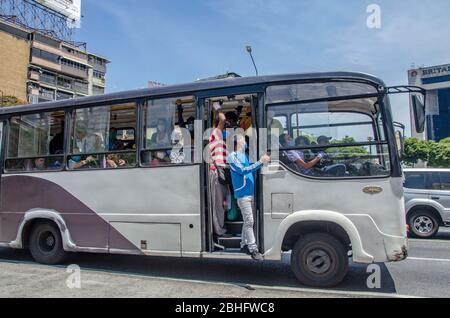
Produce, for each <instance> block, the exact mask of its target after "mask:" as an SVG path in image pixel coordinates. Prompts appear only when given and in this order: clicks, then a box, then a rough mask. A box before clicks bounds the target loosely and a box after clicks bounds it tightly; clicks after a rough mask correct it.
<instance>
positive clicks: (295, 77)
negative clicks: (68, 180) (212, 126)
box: [0, 72, 384, 117]
mask: <svg viewBox="0 0 450 318" xmlns="http://www.w3.org/2000/svg"><path fill="white" fill-rule="evenodd" d="M322 80H354V81H362V82H369V83H372V84H375V85H382V86H384V82H383V81H382V80H381V79H379V78H377V77H375V76H373V75H370V74H366V73H358V72H327V73H305V74H287V75H270V76H258V77H240V78H229V79H220V80H208V81H199V82H194V83H187V84H178V85H170V86H163V87H153V88H145V89H138V90H131V91H125V92H117V93H110V94H104V95H97V96H88V97H82V98H75V99H65V100H60V101H53V102H45V103H39V104H28V105H23V106H14V107H6V108H2V109H0V116H1V117H5V116H9V115H13V114H17V113H34V112H46V111H54V110H58V109H64V108H71V107H79V106H89V105H95V104H103V103H108V102H111V103H112V102H120V101H126V100H132V99H140V98H151V97H158V96H161V97H162V96H166V95H167V96H169V95H176V94H186V95H192V94H195V93H198V92H201V91H210V90H220V89H231V88H235V87H245V86H257V85H274V84H281V83H284V82H295V81H305V82H307V81H322Z"/></svg>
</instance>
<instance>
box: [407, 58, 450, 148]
mask: <svg viewBox="0 0 450 318" xmlns="http://www.w3.org/2000/svg"><path fill="white" fill-rule="evenodd" d="M408 78H409V84H410V85H414V86H420V87H423V88H424V89H426V90H427V99H426V109H425V115H426V125H425V132H424V133H422V134H419V133H417V129H416V126H415V122H414V120H413V121H412V123H411V125H412V126H411V127H412V128H413V129H412V135H413V137H416V138H419V139H425V140H434V141H440V140H442V139H445V138H449V137H450V64H448V65H439V66H432V67H422V68H418V69H412V70H409V71H408ZM410 108H411V118H414V116H413V110H412V103H411V107H410Z"/></svg>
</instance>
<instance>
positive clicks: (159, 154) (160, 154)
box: [151, 151, 170, 167]
mask: <svg viewBox="0 0 450 318" xmlns="http://www.w3.org/2000/svg"><path fill="white" fill-rule="evenodd" d="M169 163H170V158H169V157H168V156H167V153H166V152H165V151H154V152H152V161H151V165H152V166H154V167H157V166H166V165H168V164H169Z"/></svg>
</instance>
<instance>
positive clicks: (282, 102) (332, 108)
mask: <svg viewBox="0 0 450 318" xmlns="http://www.w3.org/2000/svg"><path fill="white" fill-rule="evenodd" d="M344 84H345V83H339V85H338V86H337V87H336V86H330V85H329V84H305V85H304V86H306V87H302V85H294V86H292V85H285V86H282V87H277V88H276V89H273V88H272V89H268V94H267V95H268V100H269V101H272V103H269V104H268V105H267V114H268V116H267V120H268V121H267V127H268V128H269V129H268V131H269V140H271V146H272V148H273V146H274V145H277V146H279V149H280V152H279V159H280V161H281V162H282V163H283V164H284V165H285V166H286V167H287V168H288V169H290V170H292V171H294V172H296V173H299V174H302V175H306V176H311V177H320V178H336V177H338V178H347V177H374V176H376V177H381V176H389V175H390V155H389V146H388V142H387V140H386V134H385V131H384V126H385V125H383V120H382V118H383V117H382V114H381V111H380V107H379V106H378V96H377V94H376V90H375V89H374V88H373V86H369V85H366V84H355V83H348V84H349V85H348V87H346V86H345V85H344ZM330 87H332V88H330ZM344 94H349V97H348V99H347V98H346V96H345V95H344ZM282 96H284V98H283V97H282ZM358 96H368V97H364V98H358ZM337 97H338V98H337ZM303 99H304V100H305V102H303ZM321 99H329V100H328V101H322V100H321ZM313 100H320V101H317V102H314V101H313ZM273 101H275V102H273ZM308 101H311V102H308Z"/></svg>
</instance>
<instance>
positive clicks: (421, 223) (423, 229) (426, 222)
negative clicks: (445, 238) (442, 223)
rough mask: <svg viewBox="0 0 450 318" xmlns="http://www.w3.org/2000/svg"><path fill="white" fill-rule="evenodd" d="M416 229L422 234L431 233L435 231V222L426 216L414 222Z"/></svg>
mask: <svg viewBox="0 0 450 318" xmlns="http://www.w3.org/2000/svg"><path fill="white" fill-rule="evenodd" d="M414 228H415V229H416V230H417V232H419V233H421V234H428V233H431V232H432V231H433V229H434V225H433V221H432V220H431V219H430V218H429V217H426V216H420V217H418V218H416V220H415V221H414Z"/></svg>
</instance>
